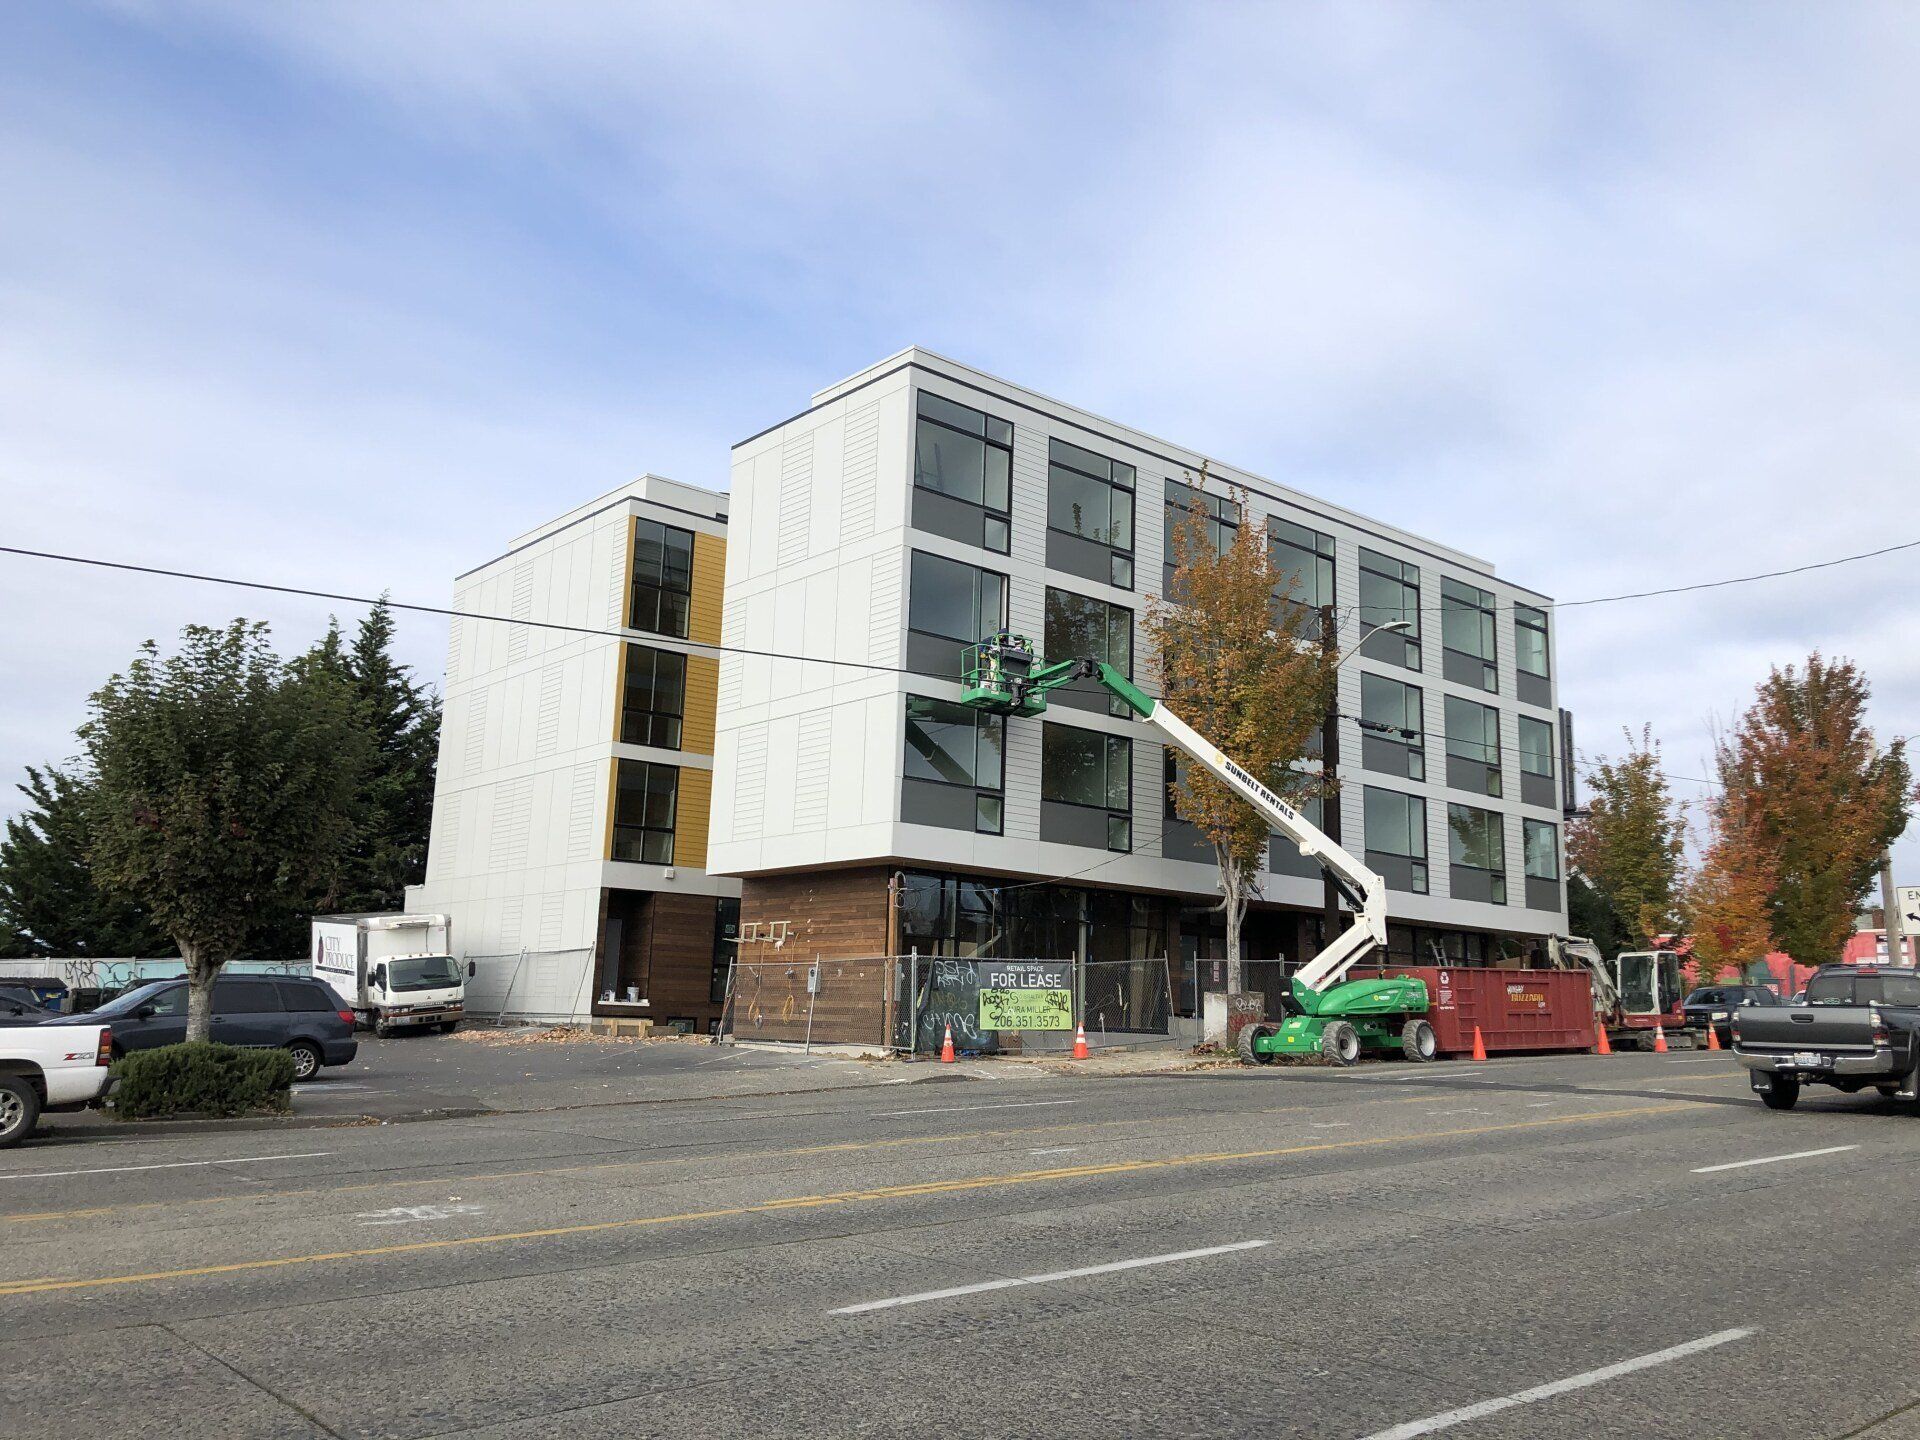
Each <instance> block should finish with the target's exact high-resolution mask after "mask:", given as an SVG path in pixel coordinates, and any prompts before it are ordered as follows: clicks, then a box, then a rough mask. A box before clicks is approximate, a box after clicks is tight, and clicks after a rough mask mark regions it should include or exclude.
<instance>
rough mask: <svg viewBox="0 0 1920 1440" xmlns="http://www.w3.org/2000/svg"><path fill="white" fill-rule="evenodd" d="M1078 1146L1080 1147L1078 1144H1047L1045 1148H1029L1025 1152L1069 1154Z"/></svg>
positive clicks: (1032, 1153)
mask: <svg viewBox="0 0 1920 1440" xmlns="http://www.w3.org/2000/svg"><path fill="white" fill-rule="evenodd" d="M1079 1148H1080V1147H1079V1146H1078V1145H1051V1146H1048V1147H1047V1148H1046V1149H1045V1150H1029V1151H1027V1154H1029V1155H1071V1154H1072V1153H1073V1152H1074V1151H1075V1150H1078V1149H1079Z"/></svg>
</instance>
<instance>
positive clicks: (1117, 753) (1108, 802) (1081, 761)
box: [1040, 724, 1133, 850]
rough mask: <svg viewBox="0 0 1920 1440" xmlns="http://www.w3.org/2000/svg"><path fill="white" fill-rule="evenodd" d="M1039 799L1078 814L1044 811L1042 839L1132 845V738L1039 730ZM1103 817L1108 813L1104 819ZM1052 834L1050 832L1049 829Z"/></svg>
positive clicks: (1120, 846) (1049, 727)
mask: <svg viewBox="0 0 1920 1440" xmlns="http://www.w3.org/2000/svg"><path fill="white" fill-rule="evenodd" d="M1040 798H1041V800H1042V801H1044V802H1045V806H1043V812H1044V810H1045V808H1046V807H1047V806H1072V807H1074V810H1075V811H1076V812H1078V813H1076V814H1056V815H1054V816H1053V817H1051V818H1052V819H1053V820H1054V822H1055V823H1054V824H1053V825H1051V826H1050V825H1049V824H1048V820H1049V816H1048V815H1047V814H1045V813H1043V814H1042V815H1041V836H1040V838H1041V839H1043V840H1049V839H1052V840H1061V841H1063V842H1065V843H1068V844H1083V845H1085V844H1096V843H1100V841H1101V839H1104V843H1105V845H1106V848H1107V849H1109V850H1131V849H1132V848H1133V742H1132V741H1131V740H1129V739H1127V738H1126V737H1125V736H1123V735H1106V734H1103V733H1101V732H1100V731H1098V730H1079V729H1075V728H1074V727H1073V726H1070V725H1054V724H1048V725H1046V726H1045V727H1044V728H1043V729H1042V731H1041V735H1040ZM1103 817H1104V818H1103ZM1050 829H1051V830H1052V831H1053V833H1051V834H1049V833H1048V831H1049V830H1050Z"/></svg>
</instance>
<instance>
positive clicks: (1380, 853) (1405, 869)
mask: <svg viewBox="0 0 1920 1440" xmlns="http://www.w3.org/2000/svg"><path fill="white" fill-rule="evenodd" d="M1362 801H1363V805H1362V810H1363V815H1364V822H1363V823H1364V828H1365V830H1366V846H1367V864H1368V866H1369V867H1370V868H1372V869H1373V870H1376V871H1378V872H1379V873H1380V874H1381V875H1382V876H1384V877H1385V879H1386V882H1387V884H1388V885H1389V886H1390V887H1392V888H1393V889H1396V890H1409V891H1412V892H1413V893H1414V894H1415V895H1425V894H1426V893H1427V802H1426V801H1425V800H1423V799H1422V798H1421V797H1420V796H1418V795H1406V794H1402V793H1401V792H1400V791H1398V790H1382V789H1379V788H1378V787H1377V786H1373V785H1368V786H1367V787H1365V794H1364V795H1363V796H1362Z"/></svg>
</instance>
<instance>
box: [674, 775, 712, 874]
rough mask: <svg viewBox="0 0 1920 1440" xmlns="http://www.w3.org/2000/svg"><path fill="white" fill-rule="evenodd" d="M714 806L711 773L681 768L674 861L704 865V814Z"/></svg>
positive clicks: (695, 867) (695, 866)
mask: <svg viewBox="0 0 1920 1440" xmlns="http://www.w3.org/2000/svg"><path fill="white" fill-rule="evenodd" d="M712 809H713V772H712V771H711V770H693V769H689V768H687V767H686V766H682V767H681V770H680V798H679V801H678V803H677V804H676V805H675V806H674V815H673V863H674V864H675V865H684V866H686V868H687V869H689V870H704V869H706V868H707V817H708V815H709V814H710V813H711V811H712Z"/></svg>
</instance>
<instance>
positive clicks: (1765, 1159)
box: [1693, 1145, 1860, 1175]
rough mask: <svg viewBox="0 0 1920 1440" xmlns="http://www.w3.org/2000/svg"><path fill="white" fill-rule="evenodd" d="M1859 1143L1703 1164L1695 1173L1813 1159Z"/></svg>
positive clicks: (1856, 1147)
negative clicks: (1718, 1163)
mask: <svg viewBox="0 0 1920 1440" xmlns="http://www.w3.org/2000/svg"><path fill="white" fill-rule="evenodd" d="M1859 1148H1860V1147H1859V1146H1858V1145H1829V1146H1827V1148H1826V1149H1824V1150H1796V1151H1794V1152H1793V1153H1792V1154H1791V1155H1763V1156H1761V1157H1760V1159H1758V1160H1733V1161H1729V1162H1728V1163H1727V1164H1725V1165H1702V1166H1700V1167H1698V1168H1697V1169H1696V1170H1695V1171H1694V1172H1693V1173H1694V1174H1696V1175H1711V1174H1713V1173H1714V1172H1715V1171H1716V1170H1744V1169H1746V1168H1747V1167H1748V1166H1749V1165H1777V1164H1779V1163H1780V1162H1781V1161H1782V1160H1811V1159H1812V1158H1813V1157H1814V1156H1815V1155H1838V1154H1840V1152H1841V1151H1843V1150H1858V1149H1859Z"/></svg>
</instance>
